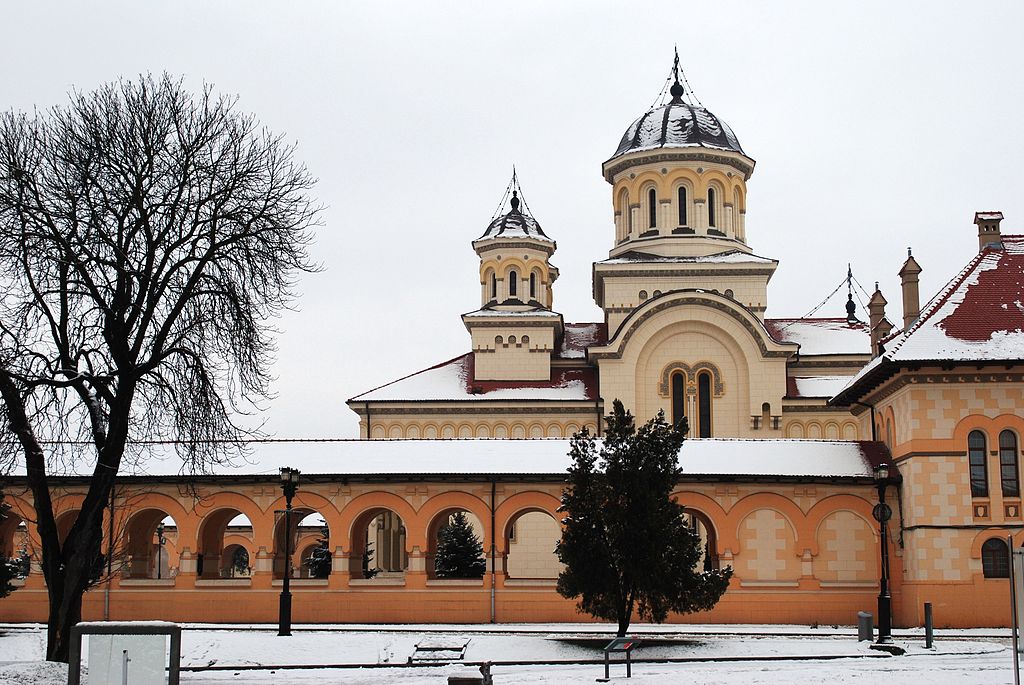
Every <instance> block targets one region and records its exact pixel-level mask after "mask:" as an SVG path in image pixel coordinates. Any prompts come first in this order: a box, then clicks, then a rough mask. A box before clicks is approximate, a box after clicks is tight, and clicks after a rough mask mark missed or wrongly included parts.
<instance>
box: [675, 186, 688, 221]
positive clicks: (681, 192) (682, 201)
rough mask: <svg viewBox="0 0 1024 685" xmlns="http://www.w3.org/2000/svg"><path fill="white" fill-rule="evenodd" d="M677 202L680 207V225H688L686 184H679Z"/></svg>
mask: <svg viewBox="0 0 1024 685" xmlns="http://www.w3.org/2000/svg"><path fill="white" fill-rule="evenodd" d="M676 204H677V205H678V208H679V225H680V226H686V186H679V189H678V190H677V191H676Z"/></svg>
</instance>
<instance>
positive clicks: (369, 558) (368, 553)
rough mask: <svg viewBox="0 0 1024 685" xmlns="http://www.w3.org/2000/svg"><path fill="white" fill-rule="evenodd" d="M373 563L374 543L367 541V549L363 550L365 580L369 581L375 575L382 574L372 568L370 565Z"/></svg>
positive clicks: (377, 569)
mask: <svg viewBox="0 0 1024 685" xmlns="http://www.w3.org/2000/svg"><path fill="white" fill-rule="evenodd" d="M372 562H373V543H371V542H370V541H369V540H367V541H366V547H365V548H364V549H363V578H366V579H367V580H369V579H370V578H373V577H374V576H375V575H377V574H378V573H380V569H379V568H376V567H374V568H370V564H371V563H372Z"/></svg>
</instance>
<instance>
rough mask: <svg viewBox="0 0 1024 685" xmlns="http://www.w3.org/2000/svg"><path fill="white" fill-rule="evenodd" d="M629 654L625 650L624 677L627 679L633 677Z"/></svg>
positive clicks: (628, 651)
mask: <svg viewBox="0 0 1024 685" xmlns="http://www.w3.org/2000/svg"><path fill="white" fill-rule="evenodd" d="M629 654H630V650H628V649H627V650H626V677H627V678H632V677H633V667H632V663H633V662H632V659H631V657H630V656H629Z"/></svg>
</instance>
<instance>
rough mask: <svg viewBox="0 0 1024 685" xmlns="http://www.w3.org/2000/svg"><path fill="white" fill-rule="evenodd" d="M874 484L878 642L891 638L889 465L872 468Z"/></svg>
mask: <svg viewBox="0 0 1024 685" xmlns="http://www.w3.org/2000/svg"><path fill="white" fill-rule="evenodd" d="M874 476H875V485H876V487H877V488H878V504H876V505H875V508H874V509H873V510H872V512H871V513H872V515H873V516H874V517H875V520H876V521H878V527H879V536H880V544H881V547H882V570H881V576H880V577H879V581H878V640H877V642H878V644H884V643H886V642H889V641H891V639H892V597H891V596H890V595H889V531H888V528H889V519H891V518H892V508H891V507H890V506H889V505H888V504H886V503H885V489H886V487H888V485H889V484H890V483H891V482H892V481H891V479H890V478H889V465H888V464H885V463H882V464H879V465H878V466H876V467H875V468H874Z"/></svg>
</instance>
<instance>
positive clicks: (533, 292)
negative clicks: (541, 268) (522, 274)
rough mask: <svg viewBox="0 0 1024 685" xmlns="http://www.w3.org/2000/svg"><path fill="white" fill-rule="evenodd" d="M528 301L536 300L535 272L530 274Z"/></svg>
mask: <svg viewBox="0 0 1024 685" xmlns="http://www.w3.org/2000/svg"><path fill="white" fill-rule="evenodd" d="M530 299H531V300H535V299H537V272H536V271H531V272H530Z"/></svg>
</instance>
